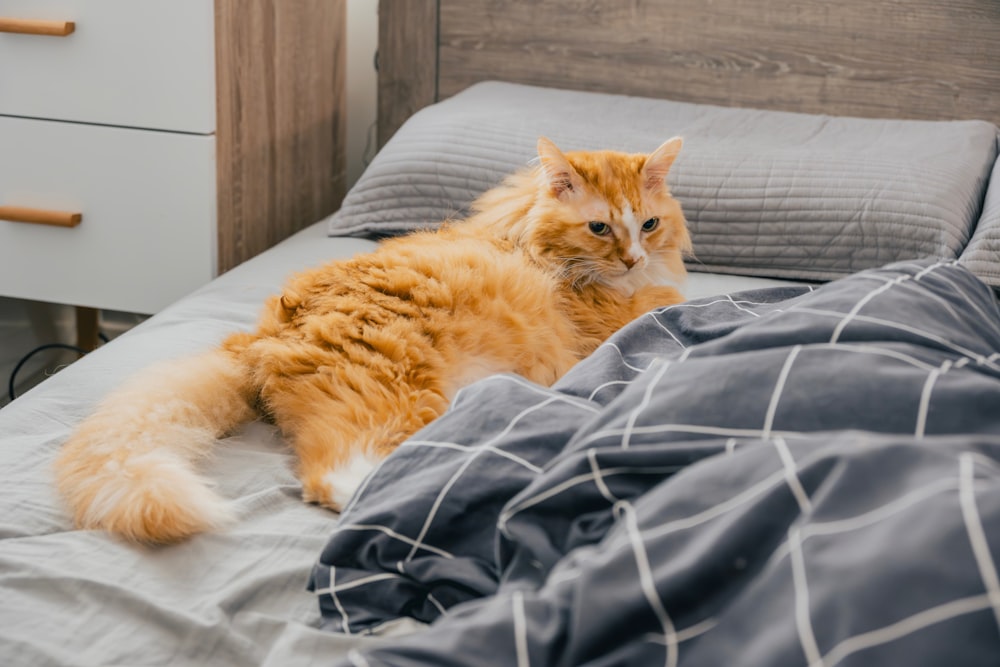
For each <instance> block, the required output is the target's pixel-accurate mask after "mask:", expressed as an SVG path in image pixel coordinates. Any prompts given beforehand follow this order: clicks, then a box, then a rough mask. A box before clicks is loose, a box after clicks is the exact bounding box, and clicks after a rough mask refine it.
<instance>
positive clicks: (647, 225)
mask: <svg viewBox="0 0 1000 667" xmlns="http://www.w3.org/2000/svg"><path fill="white" fill-rule="evenodd" d="M658 224H660V219H659V218H650V219H649V220H647V221H646V222H644V223H642V231H644V232H651V231H653V230H654V229H656V226H657V225H658Z"/></svg>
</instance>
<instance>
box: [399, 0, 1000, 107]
mask: <svg viewBox="0 0 1000 667" xmlns="http://www.w3.org/2000/svg"><path fill="white" fill-rule="evenodd" d="M438 4H439V27H438V32H439V42H440V49H439V52H438V61H437V69H438V94H437V96H436V99H441V98H444V97H447V96H449V95H452V94H454V93H456V92H458V91H460V90H462V89H463V88H465V87H467V86H469V85H470V84H472V83H475V82H476V81H480V80H484V79H502V80H507V81H515V82H521V83H529V84H538V85H546V86H556V87H563V88H574V89H582V90H595V91H603V92H616V93H625V94H633V95H643V96H649V97H664V98H670V99H676V100H683V101H690V102H700V103H712V104H721V105H726V106H750V107H758V108H770V109H784V110H790V111H802V112H810V113H830V114H842V115H855V116H867V117H893V118H929V119H941V118H982V119H986V120H991V121H993V122H998V123H1000V2H997V1H996V0H950V1H949V2H940V1H939V0H881V1H880V2H870V1H869V0H841V1H840V2H826V1H823V0H713V1H711V2H705V1H704V0H671V1H670V2H646V1H640V0H627V1H626V0H622V1H616V2H611V1H609V2H597V1H594V0H546V1H545V2H541V1H537V0H536V1H532V2H515V1H514V0H440V2H439V3H438ZM411 37H412V39H414V40H416V39H419V38H418V37H416V36H411ZM394 48H396V49H399V50H405V49H406V48H408V47H406V46H404V45H395V47H394ZM381 104H382V103H381V102H380V105H381ZM384 104H385V105H390V104H391V102H390V101H388V100H387V101H385V102H384ZM380 109H381V106H380Z"/></svg>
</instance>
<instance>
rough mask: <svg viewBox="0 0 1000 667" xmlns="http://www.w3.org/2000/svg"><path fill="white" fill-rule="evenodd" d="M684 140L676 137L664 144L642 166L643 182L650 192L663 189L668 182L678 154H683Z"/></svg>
mask: <svg viewBox="0 0 1000 667" xmlns="http://www.w3.org/2000/svg"><path fill="white" fill-rule="evenodd" d="M683 145H684V140H683V139H681V138H680V137H674V138H673V139H668V140H667V141H665V142H663V144H662V145H661V146H660V147H659V148H657V149H656V150H655V151H653V152H652V153H650V155H649V157H648V158H646V164H644V165H643V166H642V182H643V184H645V186H646V187H647V188H649V189H650V190H656V189H657V188H660V187H663V186H664V185H665V183H666V180H667V173H668V172H669V171H670V167H672V166H673V164H674V160H676V159H677V154H678V153H680V152H681V146H683Z"/></svg>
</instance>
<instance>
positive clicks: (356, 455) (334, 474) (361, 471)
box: [323, 450, 379, 511]
mask: <svg viewBox="0 0 1000 667" xmlns="http://www.w3.org/2000/svg"><path fill="white" fill-rule="evenodd" d="M378 463H379V459H378V458H377V457H375V456H372V455H371V454H370V453H369V452H367V451H365V450H361V451H354V452H351V457H350V458H349V459H347V461H345V462H344V463H343V464H342V465H341V466H339V467H338V468H337V469H335V470H331V471H330V472H328V473H327V474H326V475H325V476H324V477H323V481H324V482H326V484H327V486H328V488H329V490H330V500H331V501H332V503H333V505H334V508H335V509H336V510H337V511H340V510H343V509H344V508H345V507H347V503H348V502H350V500H351V496H353V495H354V492H355V491H357V490H358V487H360V486H361V483H362V482H364V481H365V477H367V476H368V474H369V473H371V471H372V470H374V469H375V466H377V465H378Z"/></svg>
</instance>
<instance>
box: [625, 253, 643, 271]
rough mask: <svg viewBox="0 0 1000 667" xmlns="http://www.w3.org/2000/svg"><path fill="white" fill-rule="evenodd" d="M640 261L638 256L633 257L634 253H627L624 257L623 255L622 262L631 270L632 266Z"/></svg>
mask: <svg viewBox="0 0 1000 667" xmlns="http://www.w3.org/2000/svg"><path fill="white" fill-rule="evenodd" d="M638 263H639V258H638V257H633V256H632V255H625V256H624V257H622V264H624V265H625V268H627V269H628V270H629V271H631V270H632V267H633V266H635V265H636V264H638Z"/></svg>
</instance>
